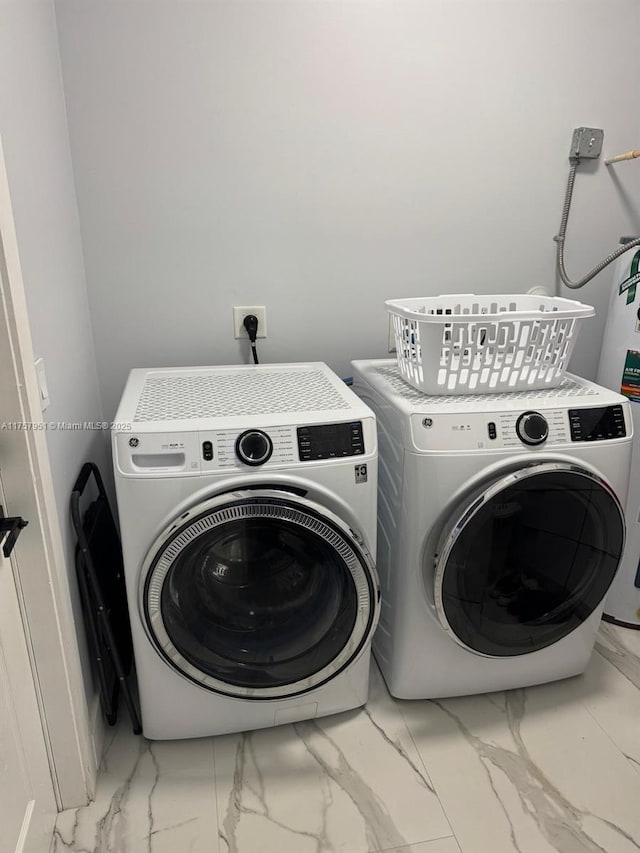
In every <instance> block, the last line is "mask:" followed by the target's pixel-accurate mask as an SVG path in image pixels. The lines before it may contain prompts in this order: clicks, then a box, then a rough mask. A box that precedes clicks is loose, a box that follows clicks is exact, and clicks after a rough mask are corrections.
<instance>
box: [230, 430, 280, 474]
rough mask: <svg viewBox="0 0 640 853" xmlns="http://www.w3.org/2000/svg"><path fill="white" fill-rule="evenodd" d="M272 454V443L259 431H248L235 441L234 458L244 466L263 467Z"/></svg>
mask: <svg viewBox="0 0 640 853" xmlns="http://www.w3.org/2000/svg"><path fill="white" fill-rule="evenodd" d="M272 453H273V442H272V441H271V439H270V438H269V436H268V435H267V434H266V432H262V430H260V429H248V430H246V431H245V432H243V433H240V435H239V436H238V438H237V439H236V456H237V457H238V459H239V460H240V461H241V462H244V464H245V465H264V463H265V462H266V461H267V460H268V459H269V458H270V457H271V454H272Z"/></svg>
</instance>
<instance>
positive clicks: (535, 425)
mask: <svg viewBox="0 0 640 853" xmlns="http://www.w3.org/2000/svg"><path fill="white" fill-rule="evenodd" d="M516 432H517V434H518V438H519V439H520V441H522V442H524V443H525V444H529V445H535V444H542V443H543V442H544V441H546V440H547V438H548V437H549V424H548V423H547V419H546V418H545V417H544V416H543V415H541V414H540V412H524V413H523V414H522V415H520V417H519V418H518V420H517V421H516Z"/></svg>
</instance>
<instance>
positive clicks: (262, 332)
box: [233, 305, 267, 340]
mask: <svg viewBox="0 0 640 853" xmlns="http://www.w3.org/2000/svg"><path fill="white" fill-rule="evenodd" d="M247 314H255V315H256V317H257V318H258V335H257V336H258V338H266V337H267V309H266V308H265V306H264V305H234V306H233V334H234V337H236V338H244V339H245V340H248V337H249V336H248V335H247V330H246V329H245V327H244V318H245V317H246V316H247Z"/></svg>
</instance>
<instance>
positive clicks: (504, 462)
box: [353, 360, 633, 699]
mask: <svg viewBox="0 0 640 853" xmlns="http://www.w3.org/2000/svg"><path fill="white" fill-rule="evenodd" d="M353 379H354V390H355V391H356V392H357V393H358V395H359V396H360V397H361V399H362V400H363V401H364V402H366V403H367V405H369V406H370V407H371V408H372V409H373V411H374V412H375V413H376V417H377V424H378V452H379V476H378V482H379V492H378V518H379V524H378V558H377V565H378V571H379V573H380V580H381V587H382V613H381V617H380V624H379V626H378V629H377V632H376V635H375V638H374V646H373V648H374V654H375V656H376V659H377V661H378V663H379V664H380V667H381V669H382V672H383V674H384V676H385V679H386V681H387V684H388V687H389V690H390V692H391V693H392V695H394V696H398V697H400V698H407V699H417V698H430V697H438V696H456V695H464V694H471V693H484V692H489V691H492V690H502V689H507V688H514V687H520V686H524V685H528V684H538V683H543V682H547V681H553V680H555V679H558V678H564V677H566V676H570V675H575V674H577V673H579V672H582V671H583V670H584V668H585V667H586V665H587V662H588V660H589V657H590V655H591V652H592V648H593V645H594V642H595V636H596V632H597V629H598V624H599V621H600V617H601V613H602V607H603V601H604V598H605V595H606V592H607V590H608V588H609V586H610V584H611V582H612V580H613V577H614V575H615V573H616V570H617V568H618V564H619V561H620V556H621V554H622V549H623V545H624V515H623V510H622V506H623V505H624V501H625V498H626V494H627V487H628V478H629V464H630V459H631V443H632V429H633V428H632V421H631V416H630V411H629V402H628V400H626V398H624V397H622V396H620V395H618V394H616V393H614V392H613V391H609V390H606V389H604V388H600V387H599V386H597V385H594V384H593V383H591V382H587V381H585V380H582V379H579V378H577V377H573V376H568V377H566V378H565V379H564V381H563V383H562V385H561V386H560V387H558V388H556V389H548V390H543V391H533V392H531V391H529V392H522V393H519V392H512V393H505V394H487V395H477V396H437V397H436V396H425V395H424V394H421V393H419V392H418V391H415V390H414V389H413V388H412V387H411V386H409V385H407V384H406V382H405V381H404V380H403V379H401V378H400V374H399V372H398V370H397V367H396V364H395V362H393V361H389V360H382V361H357V362H354V363H353Z"/></svg>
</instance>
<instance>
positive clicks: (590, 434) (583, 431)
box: [569, 406, 627, 441]
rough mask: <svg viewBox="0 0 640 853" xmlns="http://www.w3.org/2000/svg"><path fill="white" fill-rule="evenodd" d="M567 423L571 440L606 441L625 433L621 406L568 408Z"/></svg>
mask: <svg viewBox="0 0 640 853" xmlns="http://www.w3.org/2000/svg"><path fill="white" fill-rule="evenodd" d="M569 425H570V427H571V441H606V439H608V438H624V436H625V435H626V434H627V431H626V429H625V425H624V412H623V411H622V406H602V407H600V408H597V409H569Z"/></svg>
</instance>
